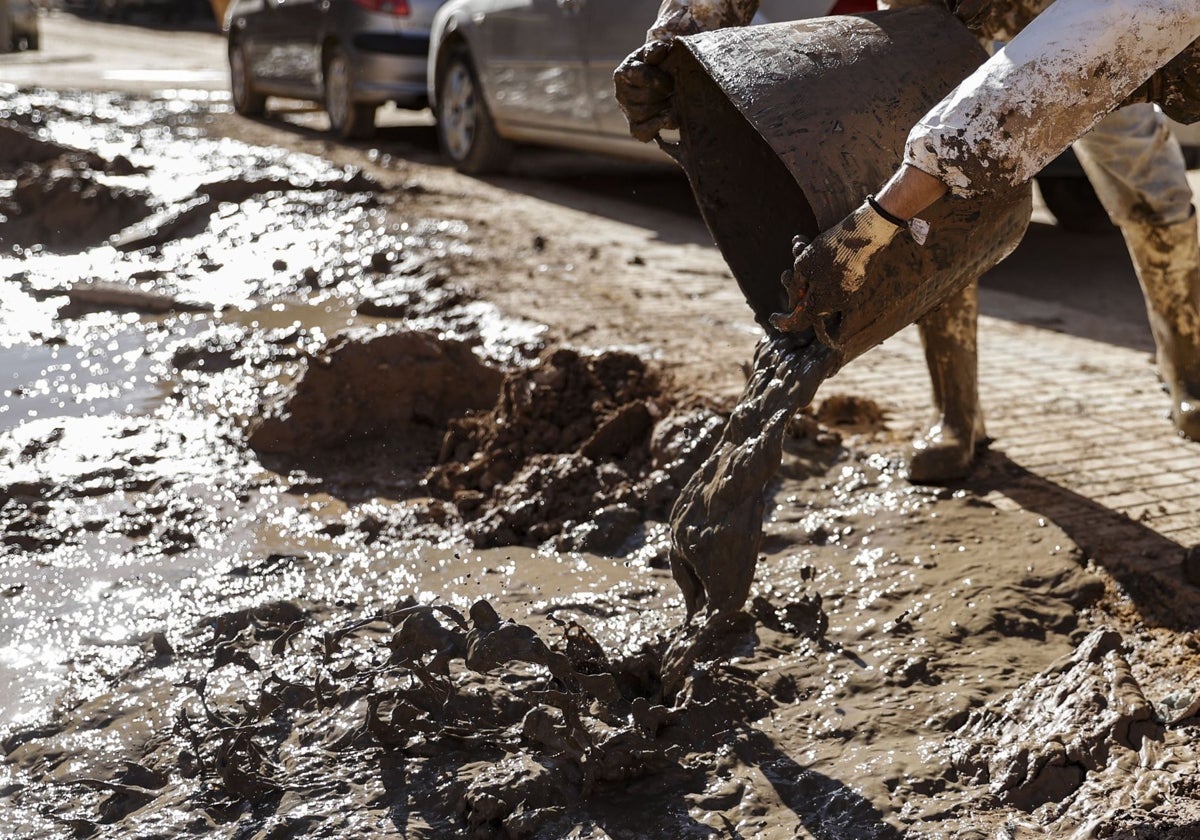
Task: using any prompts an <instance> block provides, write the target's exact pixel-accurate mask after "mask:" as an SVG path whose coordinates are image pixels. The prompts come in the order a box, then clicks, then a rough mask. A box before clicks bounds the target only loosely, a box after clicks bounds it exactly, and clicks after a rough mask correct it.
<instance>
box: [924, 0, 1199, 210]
mask: <svg viewBox="0 0 1200 840" xmlns="http://www.w3.org/2000/svg"><path fill="white" fill-rule="evenodd" d="M1198 38H1200V4H1198V3H1197V0H1109V2H1105V3H1097V2H1095V0H1057V2H1055V3H1053V4H1051V5H1050V7H1049V8H1048V9H1047V10H1046V11H1045V12H1044V13H1043V14H1042V15H1041V16H1039V17H1038V18H1037V19H1036V20H1034V21H1033V22H1032V23H1031V24H1029V26H1027V27H1026V28H1025V29H1024V31H1023V32H1021V33H1020V34H1019V35H1018V36H1017V37H1016V38H1014V39H1013V40H1012V41H1011V42H1010V43H1009V44H1008V45H1007V46H1005V47H1004V48H1003V49H1001V50H999V51H997V53H996V54H995V55H994V56H992V58H991V59H989V60H988V61H987V62H985V63H984V64H983V65H982V66H981V67H980V68H979V69H978V70H976V71H975V72H974V73H973V74H972V75H971V76H969V77H968V78H967V79H966V80H964V81H963V82H962V83H961V84H960V85H959V86H958V87H957V88H955V90H953V91H952V92H951V93H950V94H949V95H948V96H947V97H946V98H945V99H944V100H942V101H941V102H940V103H938V104H937V105H936V106H934V108H933V110H931V111H930V112H929V113H928V114H926V115H925V116H924V117H923V118H922V119H921V121H920V122H919V123H918V124H917V126H916V127H915V128H914V129H913V131H912V133H911V134H910V135H909V138H908V147H907V152H906V160H907V162H908V163H910V164H911V165H913V166H915V167H916V168H917V169H920V170H922V171H924V172H927V173H929V174H931V175H934V176H935V177H937V178H939V179H941V180H942V181H943V182H944V183H945V184H946V185H947V186H948V187H949V188H950V190H951V191H952V192H954V193H956V194H958V195H974V194H977V193H981V192H986V191H989V190H992V189H996V188H999V187H1002V186H1006V185H1011V184H1019V183H1022V182H1024V181H1027V180H1029V179H1030V178H1032V177H1033V176H1034V175H1035V174H1037V172H1038V171H1039V170H1040V169H1041V168H1042V167H1043V166H1045V165H1046V164H1047V163H1049V162H1050V161H1051V160H1053V159H1054V158H1055V157H1056V156H1058V154H1060V153H1061V152H1062V151H1063V150H1064V149H1066V148H1067V146H1069V145H1070V144H1071V143H1072V142H1074V141H1075V140H1076V139H1078V138H1079V137H1080V136H1082V135H1083V134H1084V133H1086V132H1087V131H1088V129H1090V128H1091V127H1092V126H1093V125H1095V123H1096V122H1097V121H1099V119H1100V118H1101V117H1103V116H1104V115H1105V114H1107V113H1108V112H1109V111H1111V110H1113V109H1114V108H1116V107H1117V106H1118V105H1119V104H1120V103H1121V102H1122V101H1123V100H1124V99H1125V98H1126V97H1127V96H1128V95H1129V94H1130V93H1131V92H1132V91H1133V90H1134V89H1135V88H1137V87H1138V86H1139V85H1141V84H1142V83H1143V82H1145V81H1146V80H1147V79H1148V78H1150V76H1151V75H1152V74H1153V73H1154V72H1155V71H1156V70H1157V69H1158V68H1159V67H1161V66H1162V65H1163V64H1165V63H1167V62H1168V61H1170V60H1171V59H1172V58H1173V57H1174V56H1176V55H1177V54H1178V53H1180V52H1181V51H1182V50H1183V49H1184V48H1186V47H1187V46H1188V45H1189V44H1191V43H1192V42H1193V41H1196V40H1197V39H1198Z"/></svg>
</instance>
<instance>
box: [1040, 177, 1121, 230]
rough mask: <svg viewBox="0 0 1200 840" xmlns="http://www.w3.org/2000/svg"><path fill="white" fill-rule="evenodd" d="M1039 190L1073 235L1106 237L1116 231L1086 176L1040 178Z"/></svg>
mask: <svg viewBox="0 0 1200 840" xmlns="http://www.w3.org/2000/svg"><path fill="white" fill-rule="evenodd" d="M1037 185H1038V190H1039V191H1040V192H1041V194H1042V200H1043V201H1044V202H1045V203H1046V209H1047V210H1049V211H1050V212H1051V213H1052V214H1054V218H1055V220H1056V221H1057V222H1058V226H1059V227H1060V228H1062V229H1063V230H1065V231H1069V232H1070V233H1085V234H1103V233H1112V232H1113V231H1114V230H1116V227H1115V226H1114V225H1113V223H1112V220H1111V219H1109V218H1108V213H1107V212H1106V211H1105V209H1104V205H1103V204H1101V203H1100V199H1099V198H1098V197H1097V196H1096V191H1095V190H1094V189H1093V188H1092V183H1091V182H1090V181H1089V180H1088V179H1087V178H1085V177H1083V176H1075V175H1039V176H1038V178H1037Z"/></svg>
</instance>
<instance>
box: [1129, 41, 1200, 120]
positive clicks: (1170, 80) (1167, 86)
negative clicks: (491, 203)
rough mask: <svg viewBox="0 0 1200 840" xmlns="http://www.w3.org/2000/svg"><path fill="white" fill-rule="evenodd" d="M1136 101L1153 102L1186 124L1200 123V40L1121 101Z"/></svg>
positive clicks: (1167, 113)
mask: <svg viewBox="0 0 1200 840" xmlns="http://www.w3.org/2000/svg"><path fill="white" fill-rule="evenodd" d="M1135 102H1153V103H1154V104H1156V105H1158V106H1159V107H1160V108H1162V110H1163V113H1164V114H1166V115H1167V116H1168V117H1170V118H1171V119H1173V120H1175V121H1176V122H1180V123H1183V124H1185V125H1191V124H1192V123H1195V122H1200V41H1196V42H1194V43H1192V44H1191V45H1190V46H1188V47H1187V48H1186V49H1185V50H1184V51H1183V52H1181V53H1180V54H1179V55H1177V56H1175V57H1174V58H1173V59H1171V60H1170V61H1168V62H1167V63H1166V64H1165V65H1163V67H1162V69H1161V70H1159V71H1158V72H1157V73H1155V74H1154V75H1153V76H1151V77H1150V78H1149V80H1147V81H1146V83H1145V84H1143V85H1142V86H1141V87H1139V88H1138V89H1137V90H1135V91H1134V92H1133V94H1132V95H1131V96H1130V97H1129V98H1128V99H1126V100H1125V101H1124V102H1122V103H1121V104H1122V105H1129V104H1131V103H1135Z"/></svg>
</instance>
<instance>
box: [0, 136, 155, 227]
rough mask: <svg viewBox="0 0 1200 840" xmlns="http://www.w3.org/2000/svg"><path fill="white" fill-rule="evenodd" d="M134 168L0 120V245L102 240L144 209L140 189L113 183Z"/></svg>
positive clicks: (144, 198)
mask: <svg viewBox="0 0 1200 840" xmlns="http://www.w3.org/2000/svg"><path fill="white" fill-rule="evenodd" d="M137 171H139V170H138V169H137V168H136V167H134V166H133V164H131V163H130V162H129V160H128V159H127V158H125V157H122V156H117V157H116V158H114V159H113V160H111V161H110V160H106V159H105V158H103V157H101V156H100V155H98V154H96V153H95V152H90V151H83V150H80V149H73V148H70V147H68V146H64V145H61V144H59V143H55V142H52V141H49V140H44V139H42V138H40V137H39V136H38V135H37V134H36V133H34V132H33V131H30V130H29V129H26V128H23V127H21V126H17V125H11V124H5V123H0V177H3V178H7V179H10V180H12V181H13V182H14V185H13V187H12V190H11V192H9V193H8V194H7V195H0V217H2V218H3V224H0V248H3V249H6V250H7V249H23V248H28V247H31V246H35V245H36V246H39V247H44V248H47V249H50V250H73V249H77V248H79V247H82V246H85V245H88V244H95V243H97V242H103V241H104V240H105V239H107V238H108V237H109V236H112V235H113V234H115V233H117V232H118V231H120V230H121V229H123V228H124V227H126V226H127V225H130V224H132V223H134V222H136V221H138V220H140V219H142V218H143V217H145V216H146V215H147V214H148V213H149V208H150V204H149V200H148V196H147V195H146V193H144V192H142V191H139V190H131V189H129V188H127V187H123V186H121V185H120V184H119V180H120V178H121V177H123V176H127V175H131V174H133V173H135V172H137Z"/></svg>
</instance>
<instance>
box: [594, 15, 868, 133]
mask: <svg viewBox="0 0 1200 840" xmlns="http://www.w3.org/2000/svg"><path fill="white" fill-rule="evenodd" d="M577 2H578V3H579V4H580V5H581V6H582V8H581V16H582V18H583V21H584V31H586V32H587V37H586V38H585V39H584V46H585V48H586V50H587V65H588V66H587V86H588V94H589V98H590V100H591V103H592V109H593V114H594V116H595V123H596V130H597V131H599V132H600V133H601V134H610V135H625V134H628V132H629V128H628V126H627V124H626V122H625V116H624V115H623V114H622V113H621V109H620V108H619V107H618V106H617V100H616V97H615V95H614V92H613V81H612V77H613V71H614V70H616V69H617V65H618V64H620V63H621V62H622V61H623V60H624V59H625V57H626V56H627V55H629V54H630V53H631V52H633V51H634V50H635V49H637V48H638V47H639V46H641V45H642V44H643V43H645V41H646V30H648V29H649V28H650V27H651V25H653V23H654V19H655V18H656V17H657V16H658V7H659V5H660V0H577ZM836 2H837V0H763V2H761V3H760V10H759V14H758V15H757V16H756V17H755V22H756V23H767V22H770V21H780V20H799V19H801V18H807V17H818V16H820V15H823V14H826V13H827V12H829V11H830V9H831V8H833V6H834V5H835V3H836ZM858 2H859V4H860V5H862V4H863V3H866V4H868V5H872V6H873V4H874V0H858Z"/></svg>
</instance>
